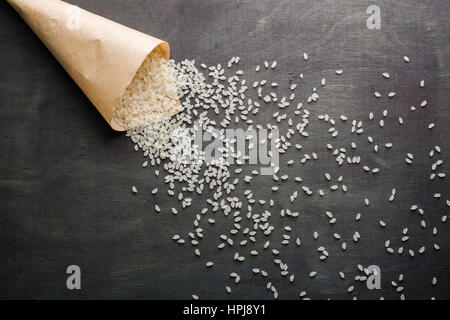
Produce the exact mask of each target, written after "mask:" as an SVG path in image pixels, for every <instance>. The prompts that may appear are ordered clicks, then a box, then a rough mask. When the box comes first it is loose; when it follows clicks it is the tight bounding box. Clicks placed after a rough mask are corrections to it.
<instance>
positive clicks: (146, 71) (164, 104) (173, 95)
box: [113, 49, 181, 129]
mask: <svg viewBox="0 0 450 320" xmlns="http://www.w3.org/2000/svg"><path fill="white" fill-rule="evenodd" d="M180 109H181V106H180V104H179V100H178V96H177V87H176V84H175V81H174V79H173V77H172V73H171V71H170V66H169V61H168V60H167V59H165V58H163V56H162V55H161V52H160V51H159V50H158V49H156V50H155V51H153V52H152V53H151V54H150V55H149V56H148V57H147V58H146V59H145V61H144V62H143V64H142V66H141V67H140V68H139V70H138V72H137V73H136V75H135V77H134V79H133V81H132V82H131V84H130V85H129V86H128V88H127V89H126V90H125V92H124V94H123V96H122V98H121V101H120V103H119V105H118V106H117V108H116V110H115V113H114V117H113V120H114V122H115V123H117V124H118V125H119V126H121V127H122V128H126V129H134V128H139V127H144V126H147V125H148V124H150V123H155V122H159V121H162V120H165V119H168V118H170V117H171V116H172V115H174V114H175V113H177V112H179V111H180Z"/></svg>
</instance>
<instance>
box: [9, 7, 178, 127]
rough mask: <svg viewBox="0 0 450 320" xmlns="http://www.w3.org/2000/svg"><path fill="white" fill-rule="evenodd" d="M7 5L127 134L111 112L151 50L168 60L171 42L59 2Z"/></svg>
mask: <svg viewBox="0 0 450 320" xmlns="http://www.w3.org/2000/svg"><path fill="white" fill-rule="evenodd" d="M7 1H8V2H9V3H10V4H11V5H12V6H13V7H14V9H16V11H17V12H18V13H19V14H20V15H21V16H22V18H23V19H24V20H25V21H26V22H27V24H28V25H29V26H30V27H31V29H33V31H34V32H35V33H36V35H37V36H38V37H39V38H40V39H41V41H42V42H43V43H44V44H45V45H46V46H47V48H48V49H49V50H50V51H51V52H52V53H53V55H54V56H55V57H56V59H57V60H58V61H59V63H61V65H62V66H63V67H64V69H65V70H66V71H67V73H69V75H70V76H71V77H72V79H73V80H74V81H75V82H76V83H77V84H78V86H79V87H80V88H81V90H83V92H84V93H85V94H86V96H87V97H88V98H89V100H90V101H91V102H92V103H93V104H94V106H95V107H96V108H97V109H98V111H100V113H101V114H102V116H103V118H105V120H106V121H107V122H108V123H109V125H110V126H111V127H112V128H113V129H114V130H117V131H124V130H127V129H128V128H122V127H120V126H119V125H118V124H117V123H114V121H113V115H114V110H115V108H116V107H117V105H118V104H119V102H120V98H121V97H122V94H123V92H124V91H125V89H126V88H127V87H128V86H129V84H130V83H131V81H132V80H133V78H134V75H135V74H136V72H137V71H138V69H139V68H140V66H141V65H142V63H143V62H144V60H145V58H146V57H147V56H148V55H149V54H150V53H151V52H152V51H153V50H154V49H156V48H159V49H160V51H161V54H162V55H163V57H165V58H167V59H169V55H170V48H169V44H168V43H167V42H164V41H162V40H159V39H157V38H154V37H152V36H149V35H146V34H144V33H142V32H139V31H136V30H133V29H131V28H128V27H125V26H123V25H121V24H118V23H116V22H113V21H111V20H108V19H106V18H103V17H100V16H98V15H95V14H93V13H90V12H88V11H86V10H83V9H80V8H78V7H76V6H73V5H70V4H68V3H66V2H63V1H60V0H7ZM171 115H172V114H170V116H171Z"/></svg>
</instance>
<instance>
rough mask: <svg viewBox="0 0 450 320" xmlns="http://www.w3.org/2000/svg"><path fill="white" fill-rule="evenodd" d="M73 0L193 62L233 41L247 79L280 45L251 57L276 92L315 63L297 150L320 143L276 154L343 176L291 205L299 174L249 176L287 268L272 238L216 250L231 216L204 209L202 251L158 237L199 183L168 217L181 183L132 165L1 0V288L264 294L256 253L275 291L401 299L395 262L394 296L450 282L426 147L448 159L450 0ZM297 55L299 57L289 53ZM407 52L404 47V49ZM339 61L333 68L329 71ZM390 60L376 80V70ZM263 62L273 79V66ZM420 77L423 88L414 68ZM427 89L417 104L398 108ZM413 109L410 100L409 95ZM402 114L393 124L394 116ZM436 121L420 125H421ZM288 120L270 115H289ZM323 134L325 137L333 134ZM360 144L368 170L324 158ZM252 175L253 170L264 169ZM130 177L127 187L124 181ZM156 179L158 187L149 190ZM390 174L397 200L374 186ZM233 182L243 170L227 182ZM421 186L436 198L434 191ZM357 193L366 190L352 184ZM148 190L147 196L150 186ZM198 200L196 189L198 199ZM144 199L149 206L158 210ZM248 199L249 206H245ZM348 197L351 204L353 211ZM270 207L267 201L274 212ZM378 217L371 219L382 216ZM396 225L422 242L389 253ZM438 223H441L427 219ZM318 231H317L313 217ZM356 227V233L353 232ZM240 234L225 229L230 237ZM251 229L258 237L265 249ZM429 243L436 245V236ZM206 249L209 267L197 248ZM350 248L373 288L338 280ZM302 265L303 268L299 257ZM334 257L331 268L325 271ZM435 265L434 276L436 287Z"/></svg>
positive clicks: (176, 221)
mask: <svg viewBox="0 0 450 320" xmlns="http://www.w3.org/2000/svg"><path fill="white" fill-rule="evenodd" d="M72 3H73V4H76V5H79V6H80V7H82V8H84V9H86V10H90V11H92V12H94V13H97V14H100V15H103V16H105V17H108V18H110V19H112V20H115V21H117V22H119V23H122V24H125V25H127V26H130V27H132V28H135V29H138V30H140V31H143V32H145V33H149V34H151V35H153V36H156V37H158V38H161V39H165V40H167V41H168V42H169V43H170V44H171V48H172V57H173V58H174V59H175V60H181V59H185V58H188V59H196V61H198V62H205V63H206V64H217V63H221V64H222V65H224V64H226V62H227V61H228V59H229V58H231V57H232V56H236V55H238V56H240V57H241V62H240V68H241V69H242V70H244V71H245V73H246V76H245V78H246V79H247V82H248V83H252V82H253V81H254V80H256V79H257V78H256V75H255V73H254V72H253V70H254V67H255V65H256V64H261V63H263V61H264V60H269V61H270V60H273V59H276V60H277V61H278V66H277V70H276V72H273V73H266V74H261V75H263V76H267V79H268V80H270V81H277V82H278V83H279V84H280V87H279V88H278V89H277V90H279V92H283V90H284V92H286V89H287V87H288V86H289V84H290V83H292V82H293V81H298V78H297V76H298V74H299V73H301V72H302V73H304V74H305V80H304V85H302V86H301V87H300V88H299V89H298V91H297V95H298V96H300V97H302V96H304V95H306V94H307V93H309V92H310V89H311V88H312V86H319V82H320V79H321V78H322V77H326V78H327V84H328V85H327V87H326V88H325V89H323V90H322V89H321V94H320V95H321V98H320V102H319V103H317V104H316V105H314V106H311V107H309V109H310V111H311V112H312V115H311V125H310V127H309V132H310V134H311V136H310V137H309V138H307V139H304V138H303V139H302V138H300V137H295V138H293V139H292V140H293V141H292V142H293V143H301V144H302V145H303V148H304V153H308V152H312V151H315V152H316V153H317V154H318V155H319V157H320V160H319V161H317V162H315V163H308V164H305V165H300V164H297V165H295V166H292V167H289V168H287V167H286V168H284V167H283V168H282V169H283V170H284V171H285V172H287V173H289V175H290V176H294V175H299V176H301V177H302V178H303V181H304V182H303V183H304V184H305V185H308V186H313V187H314V188H324V189H326V188H328V185H327V183H326V181H325V179H324V178H323V174H324V173H325V172H329V173H330V174H331V175H332V176H333V177H334V178H337V177H338V176H339V175H343V176H344V181H345V184H346V185H347V186H348V187H349V192H348V193H347V194H342V192H337V191H336V192H333V193H331V192H328V193H327V197H325V198H324V199H319V198H318V197H317V196H313V197H306V196H305V195H304V194H303V193H302V192H301V190H299V193H300V196H299V199H298V200H297V201H296V202H295V203H294V204H290V203H289V199H288V197H287V196H286V195H287V194H289V193H290V192H292V189H293V188H296V187H297V188H299V187H298V186H297V185H296V184H295V182H293V181H291V182H286V183H285V184H283V186H282V187H281V189H280V191H279V192H278V193H276V194H273V193H272V192H271V191H270V186H271V183H272V182H269V183H270V184H267V185H266V187H265V188H259V189H258V190H255V192H254V195H255V198H256V199H263V198H264V199H268V198H273V199H274V200H275V201H276V203H277V204H276V206H275V208H273V209H272V210H273V212H274V216H277V219H275V218H274V225H275V226H276V227H277V229H278V231H277V232H275V234H274V235H273V236H272V242H273V243H277V244H276V245H275V246H276V247H279V241H278V240H277V239H281V230H279V229H281V227H282V226H284V225H287V224H289V225H291V226H292V227H293V228H294V231H293V232H292V233H293V236H294V235H295V236H299V237H300V238H301V239H302V242H303V244H302V246H301V247H300V248H296V247H294V246H287V247H283V248H279V249H280V251H281V252H282V257H283V259H285V262H286V263H287V264H288V265H289V270H290V271H292V272H294V273H295V274H296V281H295V283H294V284H292V285H291V284H289V283H288V281H287V279H283V278H282V277H280V276H279V268H278V266H276V265H275V264H274V263H273V260H272V259H273V257H272V255H271V254H269V253H264V254H262V253H261V254H260V255H259V256H258V257H257V258H254V259H253V258H251V257H249V256H248V257H247V260H246V262H245V263H243V264H239V265H237V264H235V263H234V262H232V255H233V253H234V252H235V251H236V250H237V251H239V252H241V253H243V254H244V253H247V252H249V251H250V250H251V249H253V248H252V247H250V246H249V247H246V248H236V250H234V249H232V248H229V249H226V250H223V251H218V250H217V248H216V247H217V244H218V240H217V237H216V236H217V235H218V234H220V233H222V232H226V231H228V230H229V229H230V228H231V226H232V222H231V221H230V219H228V218H225V217H224V216H222V215H220V214H217V215H216V217H215V219H216V220H217V223H216V224H215V225H214V226H208V227H205V228H204V229H205V240H203V241H202V243H201V245H200V249H201V251H202V257H201V258H195V257H194V255H193V252H192V249H191V247H190V246H189V245H185V246H184V247H180V246H177V245H175V244H174V243H173V242H172V241H171V237H172V235H173V234H175V233H178V234H186V233H187V232H189V231H191V229H192V220H193V217H194V215H195V214H197V213H199V210H200V209H201V208H202V207H203V206H205V200H206V197H207V195H205V196H203V197H196V200H195V201H194V205H193V207H191V208H189V209H188V210H185V212H182V213H180V214H179V215H178V216H173V215H172V214H170V213H169V210H170V208H171V207H172V206H175V207H177V208H179V207H180V203H179V202H178V201H177V200H174V199H172V198H171V197H169V196H168V195H167V192H166V190H167V186H166V185H164V184H163V183H162V179H161V178H157V177H155V176H154V174H153V171H152V170H151V169H142V168H141V163H142V161H143V157H142V154H141V153H135V152H133V151H132V150H133V149H132V148H133V146H132V144H131V142H130V141H129V140H128V139H127V138H125V136H124V135H123V134H118V133H115V132H113V131H112V130H111V129H110V128H109V126H108V125H107V124H106V123H105V122H104V120H103V119H102V117H101V116H100V114H98V113H97V111H96V110H95V108H94V107H93V106H92V105H91V104H90V103H89V101H88V99H87V98H86V97H85V96H84V95H83V94H82V92H81V91H80V89H79V88H78V87H77V86H76V84H75V83H74V82H73V81H72V80H71V79H70V77H69V76H68V75H67V74H66V73H65V72H64V70H63V69H62V67H61V66H59V65H58V63H57V62H56V60H55V59H54V58H53V57H52V55H51V54H50V53H49V52H48V51H47V49H46V48H45V46H44V45H43V44H42V43H41V42H40V41H39V39H38V38H37V37H36V36H35V35H34V34H33V33H32V31H31V30H30V29H29V28H28V27H27V26H26V25H25V24H24V23H23V21H22V20H21V18H20V17H19V16H18V15H17V14H16V12H15V11H14V10H13V9H12V8H11V7H9V6H8V5H7V4H6V3H5V2H4V1H3V2H1V3H0V68H1V69H0V112H1V113H0V114H1V115H0V150H1V157H0V204H1V205H0V228H1V229H0V298H43V299H46V298H62V299H71V298H107V299H109V298H138V299H189V298H190V296H191V294H193V293H196V294H198V295H199V296H200V298H210V299H226V298H236V299H244V298H245V299H253V298H260V299H270V298H271V296H270V294H269V292H268V291H266V290H265V289H264V287H265V281H264V280H263V279H260V278H258V277H255V276H253V275H252V274H251V272H250V270H251V268H252V267H260V268H263V269H265V270H267V271H268V272H269V273H270V274H271V280H272V282H273V283H274V284H275V285H276V287H277V288H278V291H279V294H280V298H282V299H296V298H297V297H298V293H299V292H300V291H302V290H306V291H307V292H308V294H309V296H310V297H311V298H312V299H326V298H340V299H349V298H351V295H349V294H347V293H346V288H347V287H349V286H350V285H355V288H356V289H355V294H356V295H357V296H358V297H359V298H361V299H364V298H366V299H367V298H371V299H377V298H379V297H380V296H384V297H385V298H386V299H388V298H390V299H398V297H399V294H398V293H396V292H395V290H394V289H393V288H392V287H391V286H390V281H391V280H395V279H397V278H398V275H399V274H400V273H403V274H404V275H405V280H404V287H405V295H406V297H407V298H410V299H422V298H430V297H432V296H434V297H436V298H438V299H440V298H441V299H442V298H446V299H449V298H450V255H449V253H450V252H449V250H450V249H449V248H450V232H449V230H448V229H449V225H448V224H442V223H441V222H440V218H441V216H442V215H444V214H446V213H448V211H449V210H448V207H446V206H445V199H448V198H450V193H449V190H450V185H449V183H448V177H447V178H445V179H443V180H441V181H430V180H429V174H430V173H431V172H430V166H431V163H432V160H431V159H429V157H428V155H427V154H428V151H429V150H430V149H431V148H432V147H433V146H435V145H440V146H441V148H442V150H443V151H442V153H441V154H440V155H439V158H440V159H442V160H444V165H443V167H442V171H445V172H447V174H448V165H449V163H450V140H449V137H450V110H449V98H448V92H449V91H450V73H449V67H448V61H450V50H449V49H450V47H449V46H450V41H449V40H450V39H449V34H450V3H449V2H448V1H439V0H435V1H426V2H424V1H419V0H411V1H394V0H389V1H388V0H386V1H349V0H342V1H323V0H320V1H303V0H274V1H267V0H262V1H261V0H255V1H218V0H213V1H211V0H193V1H181V0H179V1H165V0H160V1H144V0H129V1H120V0H112V1H101V0H89V1H88V0H72ZM369 4H378V5H379V6H380V8H381V15H382V26H381V29H380V30H368V29H367V27H366V19H367V14H366V8H367V7H368V5H369ZM303 52H308V54H309V56H310V59H309V61H308V62H306V63H305V62H304V61H303V59H302V53H303ZM404 55H408V56H409V57H410V59H411V62H410V63H409V64H406V63H404V62H403V60H402V57H403V56H404ZM336 69H343V70H344V71H345V72H344V74H343V75H342V76H339V77H337V76H336V75H335V74H334V71H335V70H336ZM384 71H389V72H390V74H391V79H390V80H389V81H386V80H384V79H383V78H382V77H381V72H384ZM272 79H273V80H272ZM421 79H425V81H426V87H425V88H424V89H421V90H419V88H418V82H419V81H420V80H421ZM375 90H378V91H380V92H388V91H389V90H393V91H396V92H397V96H396V97H395V98H394V99H392V100H390V101H387V99H380V100H377V99H375V98H374V97H373V92H374V91H375ZM424 99H426V100H427V101H428V106H427V107H426V110H417V111H416V112H414V113H413V112H411V111H409V107H410V106H411V105H415V106H418V103H420V101H422V100H424ZM384 109H388V111H389V116H388V118H387V120H386V125H385V128H383V129H380V128H379V127H378V126H377V125H376V123H370V124H369V123H368V121H367V116H368V113H369V112H370V111H373V112H374V113H375V114H376V116H377V117H378V118H379V117H380V116H381V112H382V111H383V110H384ZM419 109H420V108H419ZM273 112H274V111H273V110H270V109H268V110H264V113H263V114H262V115H261V117H260V121H261V122H262V121H272V120H271V119H272V117H271V115H272V113H273ZM321 113H328V114H329V115H330V116H332V117H333V118H335V119H336V121H337V128H338V130H339V131H340V135H339V137H338V138H336V139H334V140H332V141H331V138H330V137H329V135H328V134H327V132H326V130H327V128H328V127H327V126H326V125H325V123H322V122H319V121H317V120H316V119H317V115H318V114H321ZM340 114H345V115H347V116H348V117H349V119H350V120H349V121H351V120H352V119H358V120H364V121H365V122H366V123H367V124H366V126H365V128H366V131H365V135H364V136H362V137H358V136H354V135H350V134H349V132H348V131H349V127H348V124H347V125H344V124H343V123H342V122H341V121H340V120H338V116H339V115H340ZM398 116H402V117H403V118H404V119H405V125H404V126H402V127H400V126H399V125H398V124H397V120H396V119H397V117H398ZM430 122H435V123H436V127H435V128H434V129H433V130H432V131H428V130H427V129H426V125H427V124H428V123H430ZM286 125H287V124H286V123H285V124H284V125H283V126H284V127H283V128H282V130H283V129H284V130H286V127H285V126H286ZM367 135H371V136H373V137H374V138H375V140H376V142H377V143H379V144H380V147H381V145H384V143H386V142H392V143H393V144H394V147H393V149H392V150H390V151H386V150H384V148H383V147H381V149H382V150H380V152H379V153H378V154H375V153H373V151H372V150H371V146H370V145H369V143H368V142H367ZM330 141H331V142H330ZM352 141H355V142H356V143H357V144H358V152H359V154H361V156H362V157H363V161H364V162H365V163H367V165H369V166H371V167H373V166H378V167H380V168H381V170H382V172H381V173H380V174H378V175H377V176H371V175H368V174H364V173H363V172H362V170H361V168H356V167H348V166H346V167H342V168H340V167H337V166H336V163H335V161H334V159H333V158H332V157H330V154H329V152H328V151H327V150H326V149H325V148H324V147H325V145H326V143H328V142H330V143H332V144H333V145H334V146H342V147H345V148H346V149H348V150H349V152H350V143H351V142H352ZM408 152H411V153H413V154H414V155H415V160H414V164H413V165H412V166H407V165H406V164H405V163H404V158H405V155H406V153H408ZM302 154H303V152H301V153H298V152H296V151H293V152H292V153H289V154H288V155H286V156H283V157H282V159H285V160H286V159H291V158H295V159H299V158H300V157H301V155H302ZM264 181H265V180H264V179H263V178H262V177H258V178H256V179H255V183H256V184H260V183H264ZM133 185H136V186H137V187H138V189H139V194H138V195H137V196H133V194H132V193H131V191H130V188H131V186H133ZM155 186H158V188H159V189H160V191H159V192H158V196H157V197H156V198H155V197H152V196H151V195H150V191H151V190H152V189H153V188H154V187H155ZM393 187H395V188H396V189H397V197H396V200H395V201H394V202H393V203H389V202H388V201H387V198H388V196H389V194H390V191H391V190H392V188H393ZM246 188H247V187H246V186H245V185H244V186H242V185H240V187H239V189H238V190H237V194H240V193H242V192H243V190H245V189H246ZM434 192H440V193H442V194H443V197H444V199H441V200H435V199H432V194H433V193H434ZM365 197H367V198H369V199H370V201H371V205H370V206H369V207H368V208H365V207H364V204H363V199H364V198H365ZM155 199H156V200H155ZM197 199H198V200H197ZM155 201H157V203H158V204H159V205H160V206H161V208H162V210H163V212H162V213H160V214H159V215H155V214H154V212H153V206H154V203H155ZM413 203H416V204H418V205H419V206H421V207H422V208H424V209H425V216H424V217H423V219H424V220H426V222H427V225H428V226H427V228H426V229H425V230H421V228H420V225H419V223H420V220H421V219H422V218H421V217H420V216H418V215H417V214H412V213H410V212H409V207H410V206H411V205H412V204H413ZM283 207H290V208H291V209H295V210H298V211H300V212H301V215H300V217H299V218H298V219H297V220H296V221H288V220H282V219H279V218H278V212H279V210H280V209H281V208H283ZM258 210H262V208H259V207H258V206H255V211H258ZM325 210H330V211H332V212H333V214H334V215H335V216H336V217H337V219H338V223H336V225H334V226H332V227H330V226H329V225H328V223H327V220H326V218H325V216H324V212H325ZM357 212H361V213H362V219H361V221H360V222H355V221H354V217H355V215H356V213H357ZM275 213H276V214H275ZM379 220H384V221H386V222H387V223H388V226H387V227H386V228H385V229H384V230H383V229H381V228H380V227H379V225H378V221H379ZM404 226H408V227H409V229H410V231H409V233H410V238H411V239H410V240H409V241H408V242H407V243H405V244H404V246H405V248H413V249H414V250H415V251H417V249H418V248H419V247H420V246H421V245H425V246H426V247H427V252H426V253H425V254H424V255H423V256H416V257H414V258H411V257H409V256H408V255H407V254H405V253H404V254H403V255H400V256H399V255H393V256H391V255H389V254H388V253H386V251H385V249H384V241H385V240H387V239H390V240H391V242H392V243H393V246H395V247H398V246H399V245H401V240H400V239H401V236H402V234H401V230H402V228H403V227H404ZM434 226H436V227H437V228H438V229H439V234H438V235H437V236H432V233H431V230H432V228H433V227H434ZM314 230H317V231H318V232H319V240H317V241H315V240H313V238H312V232H313V231H314ZM356 230H357V231H359V232H360V234H361V240H360V242H359V243H357V244H354V243H353V242H352V241H351V236H352V235H353V233H354V232H355V231H356ZM334 232H338V233H340V234H341V235H342V236H343V237H344V238H345V239H346V241H347V242H348V245H349V248H348V250H347V252H345V253H342V252H341V250H340V249H339V243H338V242H336V241H335V240H334V239H332V234H333V233H334ZM238 239H239V237H238ZM262 240H263V238H262V237H261V236H259V237H258V241H257V245H256V246H255V249H257V250H259V251H261V252H262V251H263V250H262V244H263V241H262ZM433 243H439V244H440V247H441V250H440V251H438V252H434V250H433V249H432V247H431V246H432V244H433ZM319 245H323V246H326V247H327V249H328V251H329V252H330V258H329V259H328V260H327V261H326V262H320V261H319V259H318V253H317V252H316V251H315V249H314V248H316V247H318V246H319ZM209 260H212V261H214V262H215V265H214V267H212V268H210V269H206V268H205V267H204V263H205V262H206V261H209ZM70 264H77V265H79V266H80V267H81V269H82V287H83V289H82V290H81V291H69V290H67V289H66V287H65V281H66V274H65V270H66V267H67V266H68V265H70ZM357 264H362V265H364V266H368V265H370V264H377V265H379V266H380V267H381V270H382V286H383V287H382V289H381V290H379V291H369V290H367V289H366V287H365V284H364V283H356V284H355V281H353V280H352V279H353V278H354V276H355V275H357V268H356V265H357ZM312 270H316V271H317V272H318V275H317V277H316V278H315V279H314V280H311V279H309V278H308V277H307V274H308V273H309V272H310V271H312ZM339 270H342V271H344V272H345V273H346V274H347V278H346V280H340V279H339V277H338V271H339ZM230 272H237V273H239V274H240V275H241V278H242V280H241V283H240V284H239V285H238V286H235V285H234V284H233V285H232V288H233V293H232V294H231V295H229V296H228V295H226V293H225V288H224V287H225V285H230V283H231V281H230V278H229V276H228V275H229V273H230ZM433 275H436V277H437V278H438V281H439V282H438V285H437V286H435V287H433V286H432V285H431V279H432V277H433Z"/></svg>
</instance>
